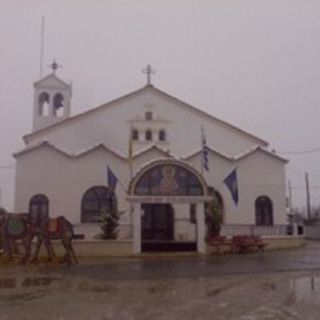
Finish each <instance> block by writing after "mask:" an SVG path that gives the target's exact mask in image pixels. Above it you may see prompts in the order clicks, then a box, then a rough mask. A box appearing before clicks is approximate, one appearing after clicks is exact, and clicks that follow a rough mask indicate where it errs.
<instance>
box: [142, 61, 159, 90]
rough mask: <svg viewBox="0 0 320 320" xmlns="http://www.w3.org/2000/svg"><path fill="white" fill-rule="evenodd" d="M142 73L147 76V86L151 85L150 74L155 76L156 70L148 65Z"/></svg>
mask: <svg viewBox="0 0 320 320" xmlns="http://www.w3.org/2000/svg"><path fill="white" fill-rule="evenodd" d="M142 73H144V74H146V75H147V86H150V85H151V74H155V73H156V70H154V69H152V67H151V65H150V64H148V65H147V66H146V67H145V68H144V69H143V70H142Z"/></svg>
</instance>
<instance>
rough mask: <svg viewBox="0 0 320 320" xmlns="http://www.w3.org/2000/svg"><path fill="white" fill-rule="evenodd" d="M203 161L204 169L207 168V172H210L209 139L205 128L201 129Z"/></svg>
mask: <svg viewBox="0 0 320 320" xmlns="http://www.w3.org/2000/svg"><path fill="white" fill-rule="evenodd" d="M201 147H202V150H201V154H202V157H201V161H202V167H203V168H205V170H206V171H209V159H208V152H209V151H208V146H207V139H206V135H205V133H204V129H203V127H201Z"/></svg>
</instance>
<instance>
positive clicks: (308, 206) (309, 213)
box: [305, 172, 311, 220]
mask: <svg viewBox="0 0 320 320" xmlns="http://www.w3.org/2000/svg"><path fill="white" fill-rule="evenodd" d="M305 180H306V200H307V215H308V219H309V220H310V219H311V207H310V187H309V175H308V172H305Z"/></svg>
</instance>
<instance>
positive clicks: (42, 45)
mask: <svg viewBox="0 0 320 320" xmlns="http://www.w3.org/2000/svg"><path fill="white" fill-rule="evenodd" d="M43 56H44V16H42V18H41V39H40V78H42V75H43Z"/></svg>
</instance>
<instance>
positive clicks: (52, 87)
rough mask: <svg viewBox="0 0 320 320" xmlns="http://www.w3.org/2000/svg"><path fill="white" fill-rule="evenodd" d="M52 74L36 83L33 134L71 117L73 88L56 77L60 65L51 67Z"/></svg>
mask: <svg viewBox="0 0 320 320" xmlns="http://www.w3.org/2000/svg"><path fill="white" fill-rule="evenodd" d="M50 67H51V69H52V72H51V73H50V74H49V75H47V76H46V77H44V78H43V79H40V80H39V81H37V82H35V83H34V106H33V129H32V130H33V132H35V131H38V130H41V129H43V128H45V127H48V126H50V125H53V124H55V123H57V122H60V121H62V120H64V119H66V118H68V117H69V116H70V108H71V96H72V87H71V85H70V84H68V83H66V82H64V81H63V80H61V79H60V78H59V77H57V75H56V71H57V69H58V68H59V65H58V64H57V62H56V61H54V62H53V63H52V64H51V65H50Z"/></svg>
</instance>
